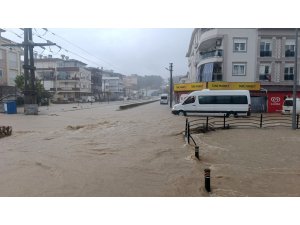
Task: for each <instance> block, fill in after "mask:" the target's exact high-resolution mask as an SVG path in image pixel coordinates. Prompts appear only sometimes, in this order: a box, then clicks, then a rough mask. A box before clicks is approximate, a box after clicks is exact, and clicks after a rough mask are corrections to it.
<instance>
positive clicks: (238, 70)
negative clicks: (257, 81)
mask: <svg viewBox="0 0 300 225" xmlns="http://www.w3.org/2000/svg"><path fill="white" fill-rule="evenodd" d="M232 75H233V76H246V63H233V64H232Z"/></svg>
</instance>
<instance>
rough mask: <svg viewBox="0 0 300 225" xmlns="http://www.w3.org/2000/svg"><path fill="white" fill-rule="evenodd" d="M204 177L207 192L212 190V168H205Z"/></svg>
mask: <svg viewBox="0 0 300 225" xmlns="http://www.w3.org/2000/svg"><path fill="white" fill-rule="evenodd" d="M204 178H205V190H206V191H207V192H211V189H210V169H205V170H204Z"/></svg>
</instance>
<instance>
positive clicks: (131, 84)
mask: <svg viewBox="0 0 300 225" xmlns="http://www.w3.org/2000/svg"><path fill="white" fill-rule="evenodd" d="M137 84H138V75H136V74H132V75H130V76H126V77H125V78H124V88H125V96H127V97H129V98H136V93H137Z"/></svg>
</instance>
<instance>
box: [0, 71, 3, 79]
mask: <svg viewBox="0 0 300 225" xmlns="http://www.w3.org/2000/svg"><path fill="white" fill-rule="evenodd" d="M2 78H3V74H2V70H0V80H2Z"/></svg>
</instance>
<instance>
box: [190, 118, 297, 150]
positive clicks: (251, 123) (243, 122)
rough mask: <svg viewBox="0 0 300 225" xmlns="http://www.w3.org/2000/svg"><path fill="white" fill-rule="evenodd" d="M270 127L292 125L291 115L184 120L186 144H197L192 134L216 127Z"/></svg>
mask: <svg viewBox="0 0 300 225" xmlns="http://www.w3.org/2000/svg"><path fill="white" fill-rule="evenodd" d="M299 117H300V115H299V114H297V118H296V128H297V129H299ZM270 127H292V117H291V115H264V114H256V115H252V116H250V117H226V115H224V116H223V117H209V116H206V117H200V118H198V119H194V120H189V118H186V122H185V138H186V139H187V142H188V144H190V140H192V141H193V143H194V145H195V146H197V144H196V142H195V140H194V138H193V137H192V134H196V133H201V132H202V133H205V132H208V131H213V130H216V129H229V128H270Z"/></svg>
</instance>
